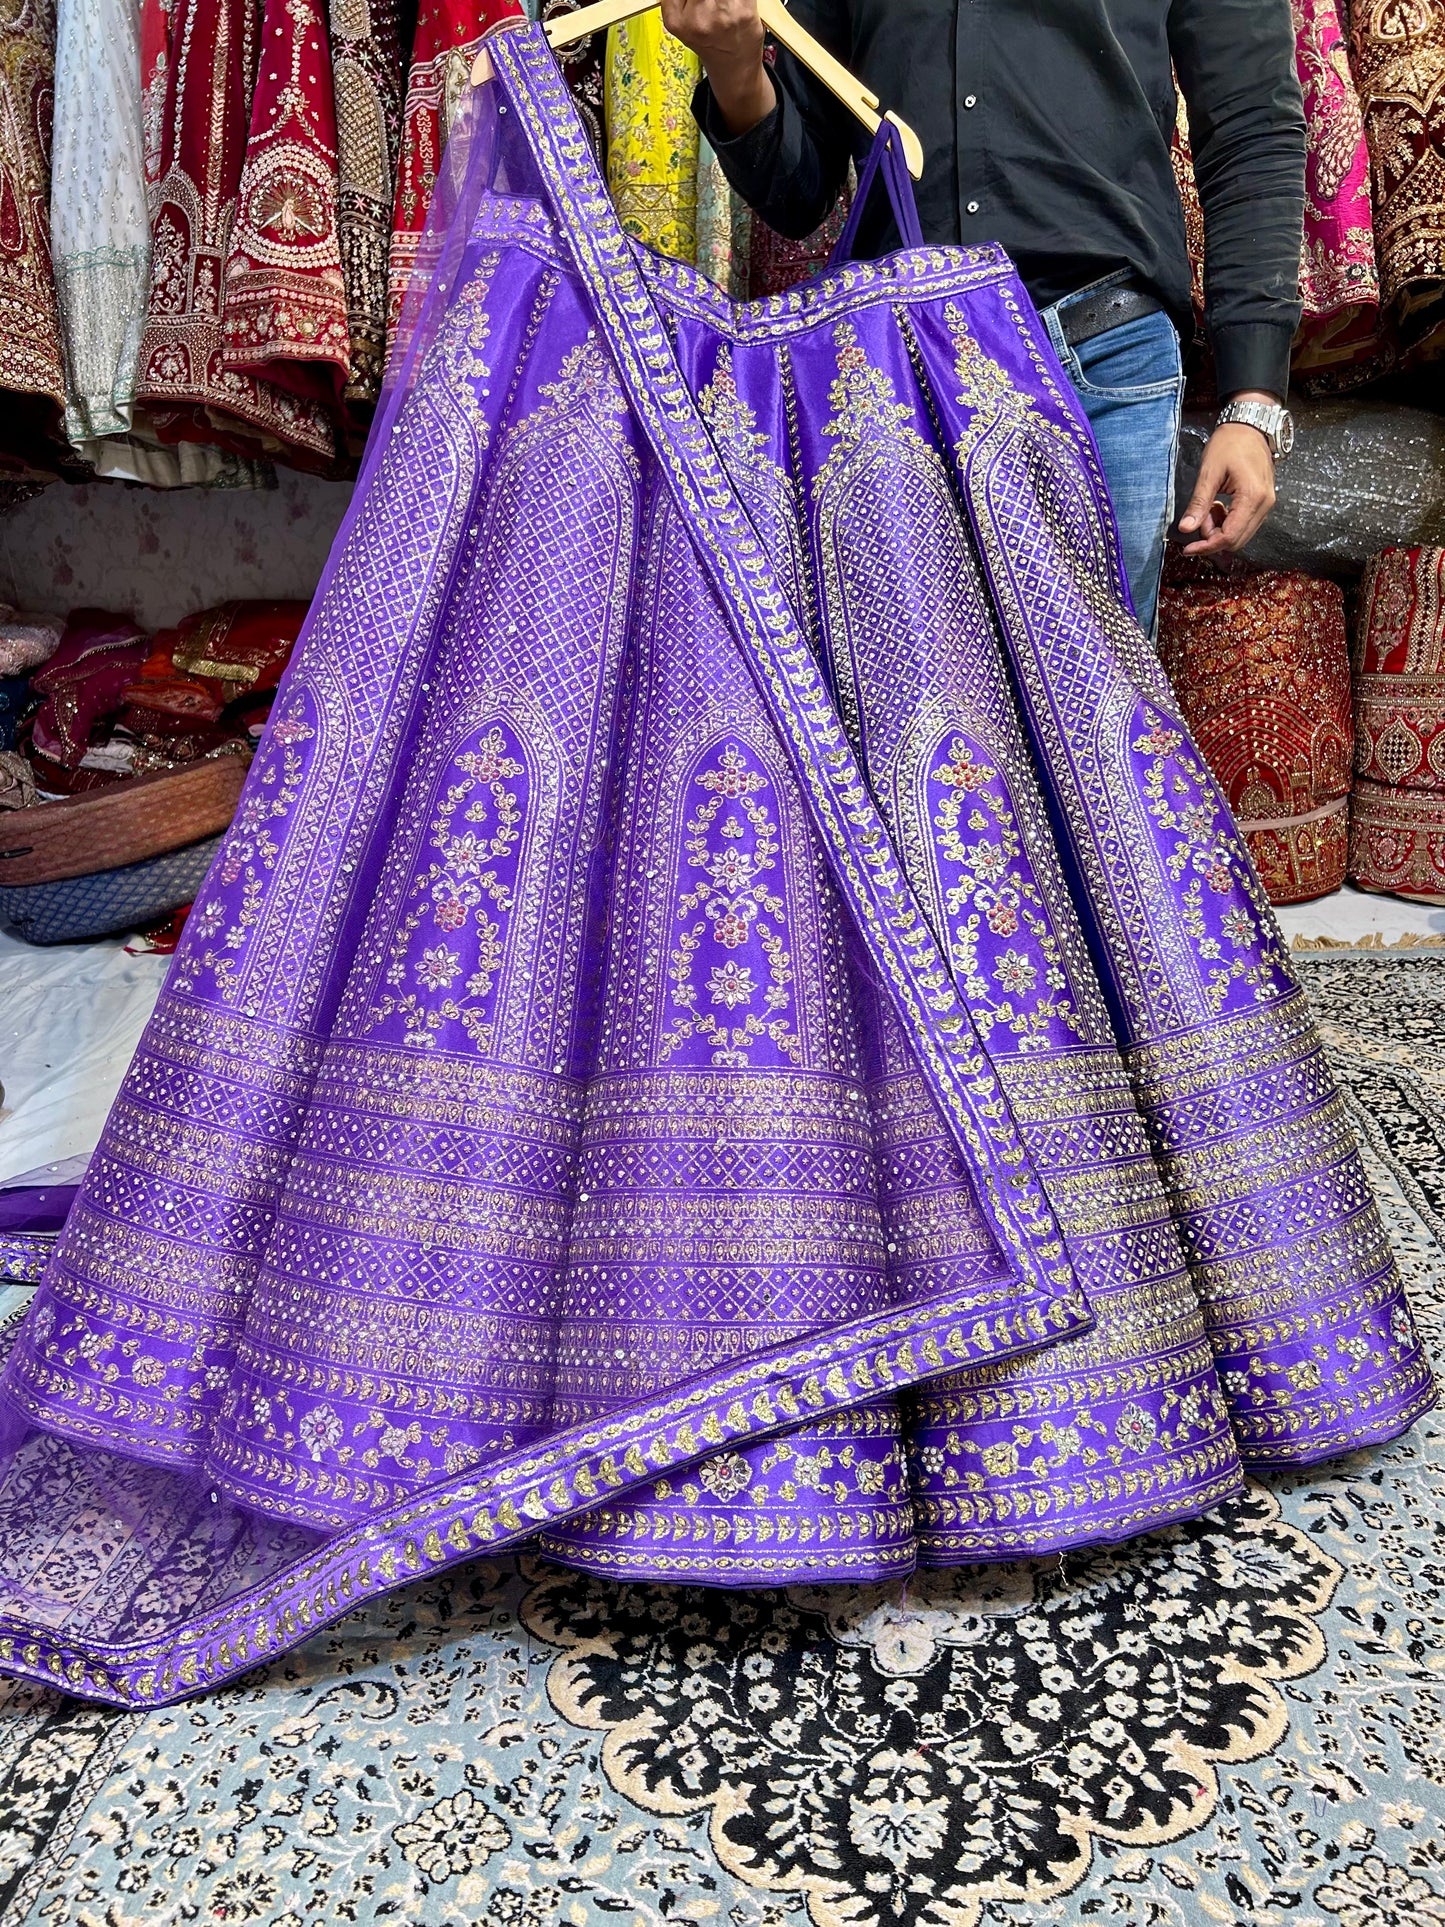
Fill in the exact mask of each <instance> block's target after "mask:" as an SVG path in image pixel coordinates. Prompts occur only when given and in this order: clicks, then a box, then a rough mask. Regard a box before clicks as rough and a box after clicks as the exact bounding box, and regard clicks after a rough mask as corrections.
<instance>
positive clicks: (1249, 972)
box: [1131, 704, 1289, 1013]
mask: <svg viewBox="0 0 1445 1927" xmlns="http://www.w3.org/2000/svg"><path fill="white" fill-rule="evenodd" d="M1143 720H1144V727H1143V729H1142V730H1141V731H1140V732H1139V734H1138V735H1136V736H1135V737H1134V739H1133V742H1132V744H1131V747H1132V748H1133V750H1134V753H1135V755H1137V756H1143V757H1147V758H1148V764H1147V767H1146V769H1145V771H1144V777H1143V787H1144V795H1145V798H1146V801H1147V805H1148V810H1149V814H1150V815H1151V816H1152V817H1153V818H1154V820H1155V822H1156V823H1158V824H1159V825H1160V826H1161V828H1163V829H1165V830H1169V831H1172V832H1173V833H1174V836H1175V842H1174V845H1173V847H1172V848H1171V849H1170V850H1168V851H1167V853H1165V855H1164V867H1165V869H1166V871H1167V873H1168V875H1169V878H1170V881H1171V882H1172V883H1174V884H1176V885H1178V884H1181V883H1182V884H1183V886H1184V887H1183V891H1182V894H1181V896H1180V899H1179V901H1180V907H1181V909H1182V912H1183V921H1184V927H1185V929H1186V930H1187V931H1188V933H1189V936H1190V939H1191V940H1192V942H1193V944H1194V948H1195V951H1196V952H1197V954H1198V956H1199V957H1200V959H1201V960H1202V962H1203V963H1204V965H1205V966H1206V968H1205V970H1204V972H1203V973H1202V981H1203V986H1204V994H1205V998H1206V1000H1207V1002H1208V1005H1209V1009H1210V1011H1211V1012H1212V1013H1217V1012H1219V1011H1221V1010H1222V1009H1223V1008H1224V1005H1225V1003H1226V1002H1227V1001H1228V998H1229V992H1230V986H1231V985H1232V984H1235V983H1239V982H1243V983H1246V984H1248V985H1249V986H1250V987H1251V988H1252V989H1253V991H1254V994H1255V997H1256V999H1257V1000H1258V1001H1260V1002H1264V1001H1266V1000H1267V999H1269V998H1271V997H1274V996H1277V995H1278V993H1279V989H1280V983H1279V976H1280V974H1283V975H1284V976H1285V977H1286V978H1288V975H1289V965H1288V960H1287V959H1286V957H1285V955H1284V952H1283V950H1282V948H1281V946H1280V942H1279V938H1278V935H1277V933H1276V930H1275V926H1274V920H1273V918H1272V917H1271V915H1270V912H1269V907H1268V905H1267V904H1266V902H1265V901H1264V898H1263V895H1262V893H1261V892H1260V889H1259V886H1258V885H1257V883H1256V882H1255V879H1254V876H1253V874H1252V872H1251V870H1250V868H1249V865H1248V863H1247V862H1246V861H1245V860H1244V857H1243V853H1242V852H1241V850H1240V848H1239V843H1238V839H1237V837H1236V836H1235V833H1234V823H1233V819H1232V818H1231V817H1230V815H1229V813H1228V811H1227V810H1226V808H1225V806H1224V799H1223V798H1222V796H1221V795H1220V793H1219V791H1218V790H1217V789H1216V788H1215V785H1214V780H1213V778H1212V777H1211V776H1210V774H1209V771H1208V770H1207V769H1206V767H1205V765H1204V763H1203V761H1202V759H1201V758H1200V757H1199V756H1198V755H1196V754H1195V752H1194V750H1193V748H1192V746H1191V745H1190V743H1189V740H1188V738H1187V737H1186V736H1185V734H1184V732H1183V730H1182V729H1179V728H1176V727H1175V726H1174V725H1173V724H1172V723H1170V722H1167V721H1166V720H1165V719H1164V718H1163V717H1162V716H1161V715H1160V714H1159V713H1158V711H1156V710H1155V709H1153V708H1152V707H1151V706H1150V705H1148V704H1145V705H1144V709H1143ZM1241 897H1247V898H1248V899H1249V900H1250V902H1251V903H1252V904H1253V906H1254V911H1255V914H1251V912H1250V910H1249V909H1248V908H1246V906H1245V904H1244V903H1242V902H1241V901H1240V898H1241Z"/></svg>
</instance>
